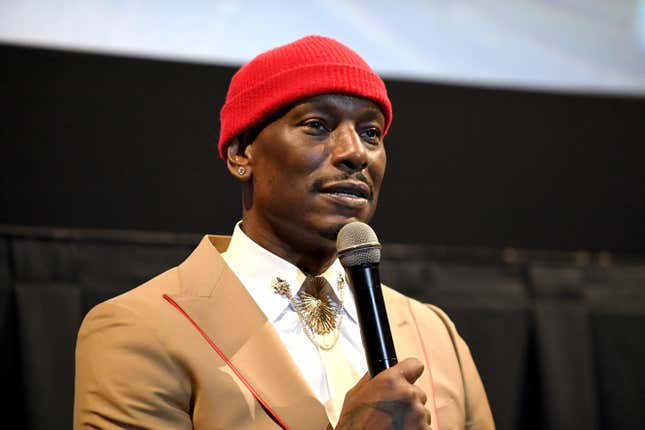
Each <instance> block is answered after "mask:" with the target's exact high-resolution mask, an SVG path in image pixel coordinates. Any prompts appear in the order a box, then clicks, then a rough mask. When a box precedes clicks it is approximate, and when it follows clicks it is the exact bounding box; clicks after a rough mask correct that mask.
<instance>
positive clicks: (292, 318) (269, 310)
mask: <svg viewBox="0 0 645 430" xmlns="http://www.w3.org/2000/svg"><path fill="white" fill-rule="evenodd" d="M240 224H241V223H239V222H238V223H237V225H236V226H235V230H234V231H233V237H232V238H231V243H230V244H229V246H228V249H227V250H226V252H224V253H222V257H224V260H225V261H226V264H228V266H229V267H230V268H231V270H233V272H234V273H235V274H236V275H237V277H238V278H239V279H240V281H242V284H244V286H245V287H246V289H247V290H248V292H249V293H250V295H251V297H253V299H254V300H255V302H256V303H257V304H258V306H259V307H260V309H262V312H264V314H265V315H266V317H267V318H268V320H269V321H271V322H272V323H273V326H274V327H275V329H276V331H277V332H278V334H279V335H280V338H281V339H282V342H284V345H285V346H286V348H287V350H288V351H289V353H290V354H291V357H292V358H293V361H294V362H295V363H296V364H297V365H298V368H299V369H300V372H302V375H303V376H304V378H305V380H306V381H307V382H308V383H309V385H310V386H311V388H312V390H313V392H314V393H315V394H316V395H317V396H318V400H320V402H321V403H323V404H325V403H326V402H327V401H328V400H329V398H330V387H329V384H328V382H327V377H326V372H325V368H324V365H323V363H322V361H321V357H320V353H319V350H318V347H317V346H316V345H314V344H313V343H312V342H311V341H310V340H309V338H308V337H307V335H306V333H305V332H304V331H303V327H302V325H301V322H300V320H299V319H298V315H297V314H296V311H295V310H294V309H293V306H292V305H291V303H290V302H289V299H287V298H286V297H284V296H281V295H278V294H276V293H275V292H274V291H273V288H272V287H271V282H272V281H273V280H274V279H275V278H276V277H279V278H281V279H283V280H285V281H287V282H288V283H289V285H290V286H291V291H292V294H293V295H295V294H296V293H297V292H298V290H299V289H300V286H301V285H302V283H303V282H304V280H305V278H306V275H305V274H304V273H303V272H302V271H301V270H300V269H298V267H296V266H294V265H293V264H291V263H289V262H288V261H286V260H283V259H282V258H280V257H278V256H277V255H275V254H273V253H271V252H269V251H268V250H266V249H264V248H262V247H261V246H260V245H258V244H257V243H255V242H254V241H253V240H252V239H251V238H249V237H248V236H247V235H246V234H245V233H244V232H243V231H242V229H241V228H240ZM339 274H342V275H343V276H344V275H345V271H344V269H343V266H342V265H341V264H340V261H338V259H336V260H335V261H334V263H333V264H332V265H331V266H330V267H329V268H328V269H327V270H326V271H325V272H324V273H322V274H321V275H320V276H324V277H325V279H326V280H327V281H328V282H329V284H330V285H331V286H332V288H333V289H334V292H335V293H336V295H337V296H339V293H338V287H337V281H338V275H339ZM344 298H345V300H344V303H343V308H344V310H343V322H342V325H341V330H340V338H339V340H338V342H339V345H337V346H342V348H343V350H344V352H345V354H346V356H347V358H348V360H349V362H350V364H351V365H352V366H353V368H354V369H353V370H354V373H355V374H356V375H357V376H356V381H354V382H355V383H356V382H358V380H359V379H360V378H361V377H362V376H363V375H364V374H365V372H367V363H366V361H365V351H364V349H363V344H362V342H361V333H360V329H359V326H358V320H357V316H356V306H355V304H354V297H353V296H352V292H351V289H350V288H348V286H347V284H345V288H344ZM258 359H259V358H258ZM352 385H353V384H352Z"/></svg>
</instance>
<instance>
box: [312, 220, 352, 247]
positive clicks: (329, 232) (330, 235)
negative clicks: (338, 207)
mask: <svg viewBox="0 0 645 430" xmlns="http://www.w3.org/2000/svg"><path fill="white" fill-rule="evenodd" d="M348 222H350V221H349V220H348V221H346V222H342V223H337V224H332V225H330V226H327V227H325V228H323V229H322V230H319V233H320V236H322V237H324V238H325V239H328V240H333V241H334V242H336V237H337V236H338V232H339V231H340V229H341V228H343V226H344V225H345V224H347V223H348Z"/></svg>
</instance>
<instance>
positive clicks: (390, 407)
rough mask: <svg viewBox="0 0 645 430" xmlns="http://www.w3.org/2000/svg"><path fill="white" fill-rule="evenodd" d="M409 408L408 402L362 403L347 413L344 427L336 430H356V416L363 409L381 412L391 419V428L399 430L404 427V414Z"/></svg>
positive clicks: (381, 401)
mask: <svg viewBox="0 0 645 430" xmlns="http://www.w3.org/2000/svg"><path fill="white" fill-rule="evenodd" d="M409 406H410V402H409V401H408V400H400V399H399V400H379V401H378V402H374V403H363V404H362V405H360V406H358V407H356V408H354V409H352V410H351V411H347V412H346V413H345V414H344V415H343V417H344V418H345V419H346V421H345V423H344V424H345V425H344V426H343V427H342V428H341V427H337V428H336V430H353V429H355V428H356V429H357V428H358V427H355V425H358V424H359V423H356V420H357V415H358V414H359V413H360V412H361V411H363V410H365V409H376V410H377V411H381V412H383V413H385V414H387V415H388V416H389V417H390V418H391V419H392V428H393V429H394V430H401V429H403V427H404V426H405V413H406V411H407V409H408V407H409Z"/></svg>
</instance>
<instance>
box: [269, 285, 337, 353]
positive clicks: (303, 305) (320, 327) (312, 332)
mask: <svg viewBox="0 0 645 430" xmlns="http://www.w3.org/2000/svg"><path fill="white" fill-rule="evenodd" d="M325 282H326V281H325ZM344 286H345V279H344V278H343V275H342V274H340V273H339V274H338V281H337V287H338V294H339V296H340V297H339V301H340V302H339V303H335V302H334V301H332V300H331V297H330V296H329V294H325V295H324V297H322V298H321V297H315V296H313V295H311V294H309V293H307V292H300V293H299V294H298V295H297V298H294V296H293V294H292V293H291V287H290V285H289V283H288V282H287V281H285V280H284V279H281V278H276V279H274V280H273V281H272V283H271V287H272V288H273V291H274V292H275V293H276V294H279V295H281V296H285V297H286V298H288V299H289V301H290V302H291V305H292V306H293V308H294V309H295V311H296V313H297V314H298V319H299V320H300V323H301V325H302V327H303V331H304V332H305V333H306V334H307V337H308V338H309V340H311V342H313V343H314V344H315V345H317V346H318V347H320V348H322V349H324V350H329V349H331V348H333V347H334V345H336V342H338V338H339V335H340V326H341V323H342V320H343V302H344V295H345V294H344V293H345V291H344ZM329 335H331V336H332V337H331V339H329ZM317 337H322V338H323V339H322V341H319V340H318V339H317ZM325 340H326V341H325Z"/></svg>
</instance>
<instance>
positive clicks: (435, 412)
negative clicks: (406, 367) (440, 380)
mask: <svg viewBox="0 0 645 430" xmlns="http://www.w3.org/2000/svg"><path fill="white" fill-rule="evenodd" d="M406 302H407V303H408V309H409V310H410V315H412V321H414V328H416V329H417V336H418V337H419V343H420V344H421V349H422V350H423V357H424V358H425V360H426V369H428V378H429V379H430V390H432V409H433V410H434V416H435V419H436V420H437V423H436V424H437V430H441V426H440V425H439V415H438V414H437V399H436V398H435V396H434V379H433V378H432V371H431V370H430V360H428V351H427V350H426V344H425V343H424V342H423V337H421V331H420V330H419V324H418V323H417V317H416V316H414V312H412V304H410V299H407V300H406ZM432 424H434V423H432Z"/></svg>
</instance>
